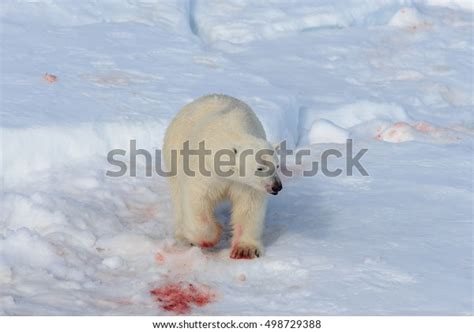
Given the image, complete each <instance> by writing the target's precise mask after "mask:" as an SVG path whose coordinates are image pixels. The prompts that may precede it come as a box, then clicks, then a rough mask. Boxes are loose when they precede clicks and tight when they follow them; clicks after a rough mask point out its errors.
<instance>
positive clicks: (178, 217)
mask: <svg viewBox="0 0 474 332" xmlns="http://www.w3.org/2000/svg"><path fill="white" fill-rule="evenodd" d="M169 183H170V187H171V201H172V202H173V216H174V220H173V222H174V238H175V239H176V240H177V241H185V237H184V234H183V227H184V226H183V202H182V197H181V192H180V188H179V182H178V179H177V178H173V177H171V178H170V179H169Z"/></svg>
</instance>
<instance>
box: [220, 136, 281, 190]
mask: <svg viewBox="0 0 474 332" xmlns="http://www.w3.org/2000/svg"><path fill="white" fill-rule="evenodd" d="M228 151H231V152H232V153H233V154H234V158H229V165H228V166H227V170H230V172H228V173H226V175H227V178H228V179H230V180H232V181H236V182H239V183H242V184H246V185H248V186H250V187H252V188H254V189H256V190H259V191H266V192H267V193H269V194H272V195H277V194H278V192H279V191H280V190H282V188H283V187H282V184H281V180H280V178H279V176H278V174H277V170H278V168H279V161H278V155H277V153H276V151H275V148H274V147H273V146H272V145H271V144H270V143H269V142H268V141H266V140H264V139H260V138H257V137H255V136H251V135H248V136H247V137H245V138H242V137H240V139H239V140H238V141H235V142H233V144H232V145H231V147H230V149H228ZM215 157H216V156H215ZM221 159H222V158H221Z"/></svg>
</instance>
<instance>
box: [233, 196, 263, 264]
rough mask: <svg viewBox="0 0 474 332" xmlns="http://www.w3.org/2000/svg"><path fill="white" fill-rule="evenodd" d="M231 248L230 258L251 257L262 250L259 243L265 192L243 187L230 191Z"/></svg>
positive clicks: (257, 254) (257, 255)
mask: <svg viewBox="0 0 474 332" xmlns="http://www.w3.org/2000/svg"><path fill="white" fill-rule="evenodd" d="M231 200H232V219H231V222H232V226H233V236H232V248H231V251H230V258H234V259H252V258H255V257H260V256H261V255H262V252H263V246H262V243H261V237H262V231H263V224H264V219H265V210H266V205H267V197H266V194H265V193H262V192H259V191H256V190H254V189H248V188H245V189H244V190H235V191H233V192H232V193H231Z"/></svg>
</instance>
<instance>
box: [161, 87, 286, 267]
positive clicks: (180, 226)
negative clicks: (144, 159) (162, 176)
mask: <svg viewBox="0 0 474 332" xmlns="http://www.w3.org/2000/svg"><path fill="white" fill-rule="evenodd" d="M185 141H189V144H190V148H197V147H198V144H199V142H201V141H204V142H205V147H206V149H210V150H211V151H212V153H211V155H210V156H206V158H205V164H206V167H207V170H209V171H211V173H212V174H211V176H204V175H202V174H199V172H196V175H195V176H188V175H186V174H185V173H184V171H183V161H182V159H181V158H180V157H179V153H180V151H181V150H182V147H183V143H184V142H185ZM248 148H251V149H254V150H255V151H257V150H260V149H270V150H273V148H272V147H271V145H270V144H269V143H268V142H267V140H266V135H265V131H264V129H263V126H262V124H261V123H260V121H259V120H258V118H257V116H256V115H255V113H254V112H253V111H252V110H251V108H250V107H249V106H248V105H246V104H245V103H243V102H242V101H240V100H238V99H235V98H232V97H229V96H224V95H210V96H204V97H201V98H199V99H197V100H195V101H194V102H192V103H190V104H188V105H186V106H185V107H183V109H182V110H181V111H180V112H179V113H178V115H177V116H176V117H175V118H174V119H173V121H172V122H171V124H170V126H169V127H168V129H167V131H166V134H165V140H164V146H163V153H164V159H165V166H166V167H167V169H168V170H169V169H171V151H172V150H176V151H178V158H177V161H178V162H177V175H176V176H174V177H170V185H171V193H172V200H173V205H174V218H175V236H176V238H177V239H180V240H183V239H185V240H187V241H189V242H191V243H193V244H196V245H199V246H201V247H211V246H214V245H215V244H217V243H218V242H219V240H220V236H221V233H222V227H221V226H220V224H219V223H218V221H217V220H216V218H215V216H214V208H215V206H216V204H218V203H219V202H221V201H223V200H230V202H231V203H232V218H231V223H232V226H233V240H232V251H231V257H233V258H253V257H255V256H259V255H260V254H261V252H262V244H261V235H262V229H263V223H264V218H265V209H266V199H267V192H266V188H268V186H269V185H271V183H275V181H278V182H279V179H278V177H277V175H271V176H268V177H258V176H256V175H255V174H254V172H255V170H256V169H257V167H258V166H261V165H258V164H257V163H256V161H255V158H254V157H253V156H251V157H248V158H246V163H245V167H246V175H245V176H239V171H240V167H239V163H238V162H237V165H232V166H228V170H234V172H235V175H234V176H232V177H230V178H229V177H222V176H219V175H218V174H216V172H215V171H214V169H213V168H214V167H213V165H214V164H213V162H214V156H215V153H216V151H218V150H221V149H228V150H230V151H233V150H234V149H235V150H237V153H236V158H237V160H239V157H240V152H241V151H243V150H244V149H248ZM264 159H265V160H267V161H270V162H272V163H274V165H276V164H277V162H278V160H277V159H276V155H275V154H274V155H273V156H268V158H267V157H265V158H264ZM190 169H192V170H198V160H197V158H191V160H190Z"/></svg>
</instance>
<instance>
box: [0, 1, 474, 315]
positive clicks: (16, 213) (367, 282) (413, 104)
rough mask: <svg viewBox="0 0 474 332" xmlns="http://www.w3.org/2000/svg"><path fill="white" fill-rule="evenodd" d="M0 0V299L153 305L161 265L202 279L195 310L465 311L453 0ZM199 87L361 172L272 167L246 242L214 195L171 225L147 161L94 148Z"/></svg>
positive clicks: (162, 120) (461, 75)
mask: <svg viewBox="0 0 474 332" xmlns="http://www.w3.org/2000/svg"><path fill="white" fill-rule="evenodd" d="M0 6H1V7H0V8H1V21H2V23H1V24H2V25H1V29H0V33H1V41H2V43H1V84H2V87H1V109H0V112H1V127H0V128H1V155H0V165H1V171H0V174H1V176H2V178H1V181H2V187H3V188H2V195H1V210H2V213H1V221H0V313H1V314H4V315H24V314H37V315H39V314H42V315H53V314H72V315H76V314H101V315H107V314H110V315H117V314H123V315H129V314H135V315H161V314H169V312H166V311H164V310H163V309H161V308H160V306H159V305H158V304H157V303H156V302H155V301H154V299H153V297H152V296H151V294H150V291H151V290H152V289H154V288H155V287H159V286H163V285H166V284H167V283H168V282H172V281H173V282H176V281H181V282H190V283H193V284H196V285H203V286H205V287H206V288H209V289H212V291H213V293H214V294H215V299H214V302H213V303H210V304H208V305H206V306H203V307H195V308H194V307H193V310H192V314H197V315H200V314H203V315H218V314H221V315H223V314H248V315H257V314H258V315H267V314H268V315H279V314H409V315H411V314H413V315H415V314H417V315H420V314H443V315H448V314H464V315H466V314H472V313H473V294H472V283H473V275H472V274H473V259H472V258H473V257H472V255H473V247H472V240H473V237H472V230H473V228H472V227H473V225H472V222H473V210H472V206H473V195H472V190H473V187H472V174H473V166H472V165H473V164H472V162H473V157H472V156H473V153H472V147H473V146H472V142H473V135H474V127H473V122H472V111H473V103H474V100H473V6H472V2H471V1H469V0H457V1H454V0H451V1H444V0H414V1H408V0H406V1H404V0H399V1H395V0H383V1H382V0H381V1H362V0H348V1H329V0H325V1H217V0H216V1H214V0H212V1H193V0H191V1H175V2H172V1H152V0H150V1H138V0H128V1H125V0H114V1H111V0H110V1H106V0H103V1H93V0H84V1H73V0H47V1H46V0H44V1H34V2H31V1H21V0H4V1H2V3H1V5H0ZM46 73H47V74H49V76H46V77H45V76H44V75H45V74H46ZM51 75H54V77H56V80H55V79H54V77H53V76H51ZM209 93H226V94H229V95H232V96H235V97H237V98H240V99H242V100H244V101H245V102H247V103H248V104H249V105H251V106H252V108H253V109H254V110H255V111H256V113H257V114H258V116H259V118H260V119H261V121H262V123H263V124H264V126H265V129H266V131H267V134H268V136H269V139H270V140H271V141H272V142H275V143H277V142H279V141H280V140H282V139H286V140H287V141H288V143H289V146H290V147H296V148H302V147H308V146H310V147H311V149H312V151H313V156H314V158H315V159H316V160H317V159H318V157H319V155H320V154H321V153H322V152H323V151H324V150H325V149H327V148H338V149H341V151H342V152H343V153H344V149H345V146H344V145H342V144H340V143H341V142H344V140H345V138H352V139H354V151H357V149H359V148H367V149H368V152H367V153H366V154H365V155H364V157H363V158H362V163H363V165H364V167H365V168H366V169H367V171H368V172H369V175H370V176H368V177H363V176H361V175H360V174H359V173H358V172H357V170H355V171H354V176H345V175H344V176H339V177H335V178H330V177H325V176H323V175H322V174H321V172H319V173H318V175H317V176H314V177H311V178H308V177H302V176H301V175H296V176H294V177H291V178H284V190H283V191H282V193H281V194H280V195H278V196H276V197H271V198H270V203H269V208H268V211H267V222H266V228H265V234H264V244H265V248H266V252H265V256H264V257H262V258H260V259H257V260H252V261H246V260H245V261H236V260H230V259H229V258H228V256H229V243H230V228H229V225H227V223H226V222H225V221H226V220H227V219H228V209H227V208H226V207H225V206H224V207H222V208H221V209H219V211H218V213H219V216H220V217H221V219H222V220H223V222H224V223H226V225H225V229H226V232H225V235H224V240H223V241H222V242H221V244H220V245H219V247H218V248H217V249H213V250H201V249H199V248H195V247H191V248H188V247H182V246H180V245H177V244H176V243H175V242H174V241H173V239H172V218H171V213H170V210H171V205H170V198H169V192H168V187H167V183H166V181H165V179H163V178H160V177H158V176H155V177H153V178H148V177H145V176H138V177H135V178H132V177H122V178H110V177H107V176H106V175H105V171H106V170H107V169H110V165H108V164H107V162H106V154H107V152H108V151H109V150H111V149H115V148H121V149H125V150H129V140H130V139H136V140H137V145H138V147H140V148H146V149H156V148H160V146H161V144H162V137H163V133H164V130H165V129H166V126H167V124H168V123H169V121H170V120H171V119H172V117H173V116H174V114H175V113H176V112H177V111H178V110H179V108H180V107H181V106H183V105H184V104H186V103H187V102H190V101H191V100H193V99H195V98H197V97H199V96H201V95H204V94H209ZM310 162H311V160H306V163H308V164H309V163H310ZM343 164H344V161H343V160H342V159H341V160H336V159H332V160H331V166H330V169H331V168H333V167H336V166H341V165H343ZM288 167H289V168H290V169H293V170H295V171H296V172H297V173H298V171H299V170H301V166H298V165H293V164H290V165H289V166H288ZM298 174H299V173H298Z"/></svg>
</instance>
